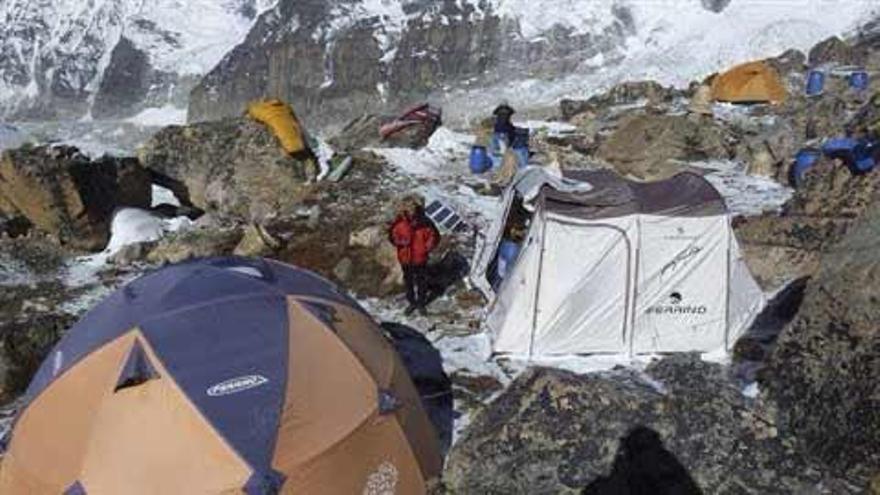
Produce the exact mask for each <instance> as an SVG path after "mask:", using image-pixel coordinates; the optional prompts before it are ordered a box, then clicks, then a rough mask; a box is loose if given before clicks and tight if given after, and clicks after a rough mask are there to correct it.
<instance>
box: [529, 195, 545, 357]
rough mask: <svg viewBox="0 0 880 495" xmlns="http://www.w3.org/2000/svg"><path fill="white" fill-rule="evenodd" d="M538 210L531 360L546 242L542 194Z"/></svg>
mask: <svg viewBox="0 0 880 495" xmlns="http://www.w3.org/2000/svg"><path fill="white" fill-rule="evenodd" d="M538 208H539V212H538V215H537V217H538V218H539V219H540V220H541V251H540V252H539V253H538V270H537V271H538V275H537V279H536V280H535V305H534V308H533V309H532V332H531V335H530V336H529V361H530V362H531V360H532V355H533V354H534V352H535V333H537V331H538V311H539V309H538V308H539V307H540V306H539V301H540V299H541V272H542V271H543V270H542V268H543V266H544V249H545V247H544V246H545V243H546V242H547V241H546V239H547V217H546V215H545V213H544V197H543V196H542V197H541V199H540V201H539V202H538Z"/></svg>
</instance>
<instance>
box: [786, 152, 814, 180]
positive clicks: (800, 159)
mask: <svg viewBox="0 0 880 495" xmlns="http://www.w3.org/2000/svg"><path fill="white" fill-rule="evenodd" d="M821 156H822V152H821V151H819V150H817V149H814V148H804V149H802V150H800V151H798V153H797V155H795V158H794V166H793V167H792V168H791V182H792V184H794V185H798V184H800V183H801V181H802V180H803V178H804V174H805V173H807V170H809V169H810V168H811V167H812V166H813V165H815V164H816V162H817V161H818V160H819V158H820V157H821Z"/></svg>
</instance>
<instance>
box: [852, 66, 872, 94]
mask: <svg viewBox="0 0 880 495" xmlns="http://www.w3.org/2000/svg"><path fill="white" fill-rule="evenodd" d="M849 87H850V88H852V89H854V90H856V91H865V90H867V89H868V72H867V71H864V70H857V71H855V72H853V73H852V74H850V75H849Z"/></svg>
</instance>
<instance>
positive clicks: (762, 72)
mask: <svg viewBox="0 0 880 495" xmlns="http://www.w3.org/2000/svg"><path fill="white" fill-rule="evenodd" d="M786 96H787V92H786V90H785V86H784V85H783V83H782V80H781V79H780V78H779V74H778V73H777V72H776V70H774V69H773V68H772V67H770V66H769V65H767V64H765V63H764V62H749V63H746V64H742V65H737V66H736V67H734V68H732V69H730V70H729V71H727V72H725V73H723V74H720V75H719V76H718V77H716V78H715V80H714V81H713V82H712V98H713V99H715V100H716V101H728V102H732V103H781V102H783V101H785V98H786Z"/></svg>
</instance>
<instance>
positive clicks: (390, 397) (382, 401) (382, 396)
mask: <svg viewBox="0 0 880 495" xmlns="http://www.w3.org/2000/svg"><path fill="white" fill-rule="evenodd" d="M401 406H403V404H401V403H400V399H398V398H397V396H395V395H394V392H392V391H391V390H384V389H380V390H379V414H391V413H393V412H394V411H397V410H398V409H400V408H401Z"/></svg>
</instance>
